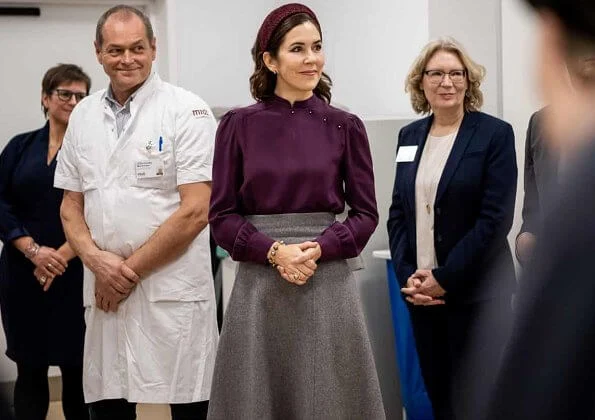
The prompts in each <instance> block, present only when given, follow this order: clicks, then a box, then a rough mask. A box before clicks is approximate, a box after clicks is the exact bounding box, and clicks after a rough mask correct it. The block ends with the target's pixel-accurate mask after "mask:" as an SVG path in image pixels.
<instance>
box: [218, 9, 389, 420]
mask: <svg viewBox="0 0 595 420" xmlns="http://www.w3.org/2000/svg"><path fill="white" fill-rule="evenodd" d="M321 38H322V37H321V29H320V25H319V23H318V20H317V18H316V16H315V15H314V13H313V12H312V11H311V10H310V9H308V8H307V7H306V6H303V5H300V4H288V5H285V6H282V7H280V8H278V9H275V10H273V11H272V12H271V13H270V14H269V15H268V16H267V18H266V19H265V20H264V22H263V24H262V26H261V28H260V30H259V32H258V37H257V39H256V42H255V44H254V47H253V49H252V56H253V59H254V62H255V70H254V73H253V75H252V76H251V78H250V82H251V90H252V95H253V96H254V98H255V99H256V100H257V103H256V104H254V105H252V106H249V107H246V108H241V109H237V110H234V111H231V112H229V113H228V114H227V115H226V116H224V118H223V120H222V121H221V125H220V126H219V130H218V132H217V140H216V146H215V158H214V164H213V190H212V198H211V209H210V223H211V229H212V232H213V235H214V237H215V240H216V241H217V243H218V244H219V245H220V246H221V247H223V248H225V249H226V250H227V251H228V252H229V253H230V254H231V256H232V258H233V259H234V260H236V261H240V268H239V271H238V274H237V277H236V282H235V286H234V290H233V293H232V296H231V298H230V302H229V306H228V309H227V313H226V315H225V320H224V324H223V330H222V334H221V341H220V345H219V350H218V354H217V361H216V365H215V374H214V379H213V386H212V392H211V402H210V407H209V418H211V419H229V418H248V419H256V418H258V419H273V418H287V419H292V418H351V417H354V418H367V419H382V418H384V417H385V414H384V409H383V405H382V400H381V395H380V389H379V385H378V378H377V374H376V369H375V365H374V360H373V357H372V352H371V348H370V344H369V339H368V335H367V331H366V327H365V323H364V320H363V314H362V311H361V307H360V302H359V298H358V294H357V289H356V286H355V281H354V277H353V275H352V273H351V271H350V269H349V268H348V265H347V263H346V261H345V260H346V259H348V258H353V257H356V256H358V255H359V254H360V252H361V251H362V249H363V248H364V246H365V245H366V242H367V241H368V239H369V237H370V235H371V234H372V232H373V231H374V229H375V228H376V224H377V222H378V213H377V210H376V199H375V196H374V177H373V172H372V161H371V156H370V150H369V145H368V140H367V137H366V132H365V129H364V127H363V124H362V122H361V121H360V120H359V119H358V118H357V117H356V116H354V115H351V114H349V113H346V112H344V111H341V110H339V109H336V108H334V107H332V106H330V105H329V102H330V98H331V93H330V86H331V82H330V79H329V77H328V76H327V75H326V74H324V73H323V72H322V70H323V68H324V53H323V50H322V39H321ZM345 204H348V205H349V207H350V210H349V214H348V217H347V219H346V220H345V221H344V222H342V223H339V222H337V221H335V215H336V214H339V213H341V212H343V210H344V208H345Z"/></svg>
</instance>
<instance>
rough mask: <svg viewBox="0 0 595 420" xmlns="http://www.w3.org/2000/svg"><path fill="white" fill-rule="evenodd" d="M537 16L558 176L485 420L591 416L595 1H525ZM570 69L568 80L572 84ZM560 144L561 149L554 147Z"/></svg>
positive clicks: (594, 390)
mask: <svg viewBox="0 0 595 420" xmlns="http://www.w3.org/2000/svg"><path fill="white" fill-rule="evenodd" d="M527 2H528V3H529V4H530V5H531V6H533V7H534V8H535V9H536V10H537V12H538V13H539V25H538V30H539V42H540V50H539V55H538V56H539V62H538V63H537V66H536V68H538V69H539V75H538V76H539V81H540V84H541V88H542V94H543V97H544V99H545V100H546V101H547V102H548V103H550V104H551V105H550V106H548V108H547V109H546V111H545V114H544V120H543V124H544V130H545V133H546V136H547V138H548V141H549V142H551V145H552V146H553V147H558V148H559V149H560V150H564V151H565V154H566V155H565V156H564V160H565V163H564V166H565V170H564V171H563V177H562V179H561V180H560V184H561V185H560V188H559V190H558V191H557V195H556V197H555V198H556V199H555V200H553V201H552V203H553V205H552V207H551V209H549V210H546V213H545V216H544V225H543V229H542V231H541V233H540V238H542V239H540V240H539V242H538V243H537V247H536V251H535V252H536V253H535V258H534V260H533V261H532V262H531V263H530V264H529V266H528V267H527V269H526V270H525V277H524V279H523V281H522V282H521V290H520V294H519V298H518V305H517V308H518V312H517V319H516V320H515V326H514V330H513V334H512V337H511V340H510V343H509V346H508V349H507V352H506V354H505V358H504V361H503V367H502V370H501V372H500V377H499V379H498V382H497V386H496V389H495V390H494V392H493V395H492V398H491V404H490V406H489V408H488V410H487V416H486V417H487V418H488V419H489V420H501V419H507V420H511V419H513V420H514V419H539V420H548V419H552V420H554V419H555V420H560V419H581V420H583V419H592V418H595V402H594V401H595V399H594V398H593V397H595V306H594V305H593V301H594V300H595V281H594V278H593V277H594V276H593V262H592V261H593V259H594V258H595V223H594V220H593V219H594V215H595V62H594V61H593V59H592V58H589V57H593V56H595V54H594V53H595V2H594V1H593V0H527ZM567 75H570V77H571V78H572V84H571V83H570V78H569V77H567ZM562 145H563V147H562Z"/></svg>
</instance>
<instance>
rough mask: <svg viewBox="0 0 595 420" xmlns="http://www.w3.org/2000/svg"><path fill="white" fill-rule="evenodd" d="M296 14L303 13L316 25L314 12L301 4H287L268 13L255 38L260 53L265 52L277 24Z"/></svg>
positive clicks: (316, 20)
mask: <svg viewBox="0 0 595 420" xmlns="http://www.w3.org/2000/svg"><path fill="white" fill-rule="evenodd" d="M298 13H305V14H307V15H309V16H310V17H311V18H312V19H314V21H315V22H316V23H318V19H317V18H316V15H315V14H314V12H313V11H312V10H311V9H310V8H308V7H306V6H304V5H303V4H299V3H289V4H285V5H283V6H281V7H278V8H277V9H275V10H273V11H272V12H271V13H269V14H268V15H267V17H266V18H265V19H264V22H262V25H260V29H259V30H258V37H257V39H258V45H259V47H260V51H266V48H267V45H268V44H269V41H270V40H271V36H272V35H273V32H274V31H275V29H277V26H279V24H280V23H281V22H283V21H284V20H285V19H287V18H288V17H289V16H292V15H296V14H298Z"/></svg>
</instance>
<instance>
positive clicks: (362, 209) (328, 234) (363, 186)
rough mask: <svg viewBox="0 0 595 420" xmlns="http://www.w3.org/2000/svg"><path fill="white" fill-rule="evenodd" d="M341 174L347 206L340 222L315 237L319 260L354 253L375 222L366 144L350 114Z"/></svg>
mask: <svg viewBox="0 0 595 420" xmlns="http://www.w3.org/2000/svg"><path fill="white" fill-rule="evenodd" d="M341 173H342V175H343V181H344V185H345V202H346V203H347V205H349V207H350V209H349V211H348V213H347V218H346V219H345V221H344V222H342V223H340V222H335V223H333V224H332V225H331V226H329V227H328V228H327V229H326V230H325V231H324V232H322V234H321V235H320V236H319V237H318V238H316V239H315V241H316V242H318V243H319V244H320V247H321V249H322V258H321V260H322V261H329V260H335V259H346V258H354V257H356V256H358V255H359V254H360V253H361V252H362V250H363V249H364V247H365V246H366V243H367V242H368V240H369V239H370V236H371V235H372V233H374V229H376V225H377V224H378V210H377V208H376V194H375V191H374V171H373V168H372V155H371V153H370V145H369V144H368V136H367V135H366V130H365V128H364V124H363V123H362V122H361V120H360V119H359V118H357V117H356V116H354V115H350V117H349V119H348V122H347V135H346V140H345V153H344V156H343V162H342V168H341Z"/></svg>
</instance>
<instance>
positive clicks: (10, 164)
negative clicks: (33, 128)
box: [0, 136, 29, 244]
mask: <svg viewBox="0 0 595 420" xmlns="http://www.w3.org/2000/svg"><path fill="white" fill-rule="evenodd" d="M25 143H26V138H25V137H23V136H17V137H15V138H13V139H12V140H11V141H10V142H9V143H8V145H7V146H6V147H5V148H4V150H3V151H2V154H0V241H2V242H4V244H9V243H10V242H11V241H12V240H14V239H17V238H20V237H21V236H29V233H28V232H27V229H26V228H25V226H24V225H23V223H21V221H20V220H19V218H18V216H17V215H16V214H15V213H14V209H13V205H12V200H11V193H10V184H11V178H12V173H13V172H14V169H15V167H16V166H17V164H18V162H19V159H20V156H21V154H22V151H23V147H24V144H25Z"/></svg>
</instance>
